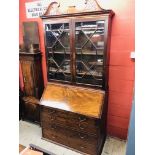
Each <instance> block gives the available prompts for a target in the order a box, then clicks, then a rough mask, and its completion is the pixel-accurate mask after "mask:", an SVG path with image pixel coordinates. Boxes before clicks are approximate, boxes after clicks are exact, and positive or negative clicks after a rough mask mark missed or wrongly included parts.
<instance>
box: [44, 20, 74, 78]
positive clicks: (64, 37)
mask: <svg viewBox="0 0 155 155" xmlns="http://www.w3.org/2000/svg"><path fill="white" fill-rule="evenodd" d="M45 31H46V52H47V54H48V73H49V79H57V80H66V81H70V80H71V74H70V45H69V24H68V23H60V24H46V25H45Z"/></svg>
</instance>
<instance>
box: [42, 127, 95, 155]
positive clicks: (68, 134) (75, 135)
mask: <svg viewBox="0 0 155 155" xmlns="http://www.w3.org/2000/svg"><path fill="white" fill-rule="evenodd" d="M42 130H43V131H42V133H43V138H46V139H49V140H52V141H55V142H57V143H60V144H63V145H66V146H69V147H71V148H74V149H76V150H79V151H82V152H85V153H88V154H92V155H94V154H95V153H96V151H97V146H98V139H96V138H94V137H92V136H88V135H87V134H83V133H79V132H76V131H73V130H68V129H64V128H62V127H59V126H56V125H53V126H51V128H46V127H45V128H42Z"/></svg>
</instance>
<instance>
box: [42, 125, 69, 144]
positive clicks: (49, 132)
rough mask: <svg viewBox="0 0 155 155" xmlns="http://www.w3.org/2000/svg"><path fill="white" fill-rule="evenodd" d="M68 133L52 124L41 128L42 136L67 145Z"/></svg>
mask: <svg viewBox="0 0 155 155" xmlns="http://www.w3.org/2000/svg"><path fill="white" fill-rule="evenodd" d="M68 135H69V133H68V132H67V131H65V130H63V129H62V128H58V127H57V126H53V127H51V128H50V129H49V128H42V137H43V138H46V139H49V140H52V141H55V142H57V143H60V144H63V145H69V143H68V140H67V138H68Z"/></svg>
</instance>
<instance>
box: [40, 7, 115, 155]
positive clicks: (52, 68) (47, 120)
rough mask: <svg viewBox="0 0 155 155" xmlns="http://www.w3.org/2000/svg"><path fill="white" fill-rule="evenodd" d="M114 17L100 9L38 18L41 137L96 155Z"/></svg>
mask: <svg viewBox="0 0 155 155" xmlns="http://www.w3.org/2000/svg"><path fill="white" fill-rule="evenodd" d="M98 8H99V7H98ZM49 9H50V8H49ZM113 15H114V13H113V11H112V10H104V9H101V8H100V9H99V10H97V11H88V12H87V11H86V12H75V13H72V14H71V13H68V14H57V15H50V14H45V15H44V16H42V17H41V18H42V19H43V25H44V32H45V49H46V62H47V78H48V82H49V83H48V84H47V86H46V88H45V90H44V93H43V95H42V98H41V101H40V105H41V106H40V108H41V109H40V110H41V113H40V114H41V115H40V118H41V127H42V138H43V139H45V140H49V141H51V142H54V143H57V144H59V145H63V146H65V147H67V148H69V149H73V150H76V151H78V152H80V153H82V154H89V155H100V154H101V152H102V148H103V145H104V142H105V138H106V120H107V98H108V69H109V67H108V65H109V52H108V51H109V44H110V29H111V18H112V16H113Z"/></svg>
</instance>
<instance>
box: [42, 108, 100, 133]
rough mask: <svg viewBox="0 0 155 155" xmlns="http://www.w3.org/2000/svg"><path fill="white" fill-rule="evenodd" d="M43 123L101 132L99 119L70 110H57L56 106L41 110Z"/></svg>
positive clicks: (88, 131)
mask: <svg viewBox="0 0 155 155" xmlns="http://www.w3.org/2000/svg"><path fill="white" fill-rule="evenodd" d="M41 123H42V125H43V124H44V123H46V124H49V125H51V124H53V123H54V124H61V125H62V126H68V127H70V128H73V129H75V130H78V131H83V132H86V133H91V134H94V135H96V136H97V135H98V134H99V120H98V119H96V118H90V117H87V116H83V115H80V114H75V113H72V112H68V111H62V110H57V109H54V108H47V107H42V110H41Z"/></svg>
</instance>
